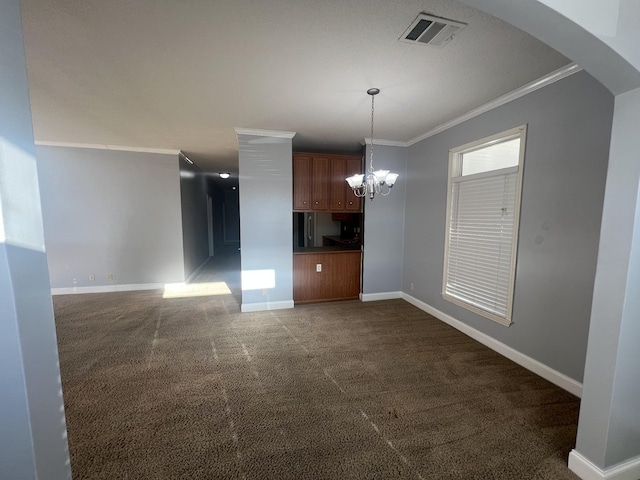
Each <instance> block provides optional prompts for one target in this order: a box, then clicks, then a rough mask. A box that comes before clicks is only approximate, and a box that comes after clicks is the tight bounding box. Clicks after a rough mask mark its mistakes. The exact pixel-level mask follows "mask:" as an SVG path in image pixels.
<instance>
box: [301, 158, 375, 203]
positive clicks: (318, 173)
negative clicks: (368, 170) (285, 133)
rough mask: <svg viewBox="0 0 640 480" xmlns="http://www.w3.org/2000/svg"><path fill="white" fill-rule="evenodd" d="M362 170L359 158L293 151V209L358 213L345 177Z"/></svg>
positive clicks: (355, 201)
mask: <svg viewBox="0 0 640 480" xmlns="http://www.w3.org/2000/svg"><path fill="white" fill-rule="evenodd" d="M356 173H362V158H361V157H359V156H348V155H327V154H315V153H314V154H311V153H294V154H293V209H294V210H295V211H323V212H345V211H347V212H360V211H362V199H360V198H358V197H356V196H355V195H354V194H353V192H352V191H351V189H350V188H349V185H348V184H347V182H346V181H345V179H346V178H347V177H348V176H350V175H354V174H356Z"/></svg>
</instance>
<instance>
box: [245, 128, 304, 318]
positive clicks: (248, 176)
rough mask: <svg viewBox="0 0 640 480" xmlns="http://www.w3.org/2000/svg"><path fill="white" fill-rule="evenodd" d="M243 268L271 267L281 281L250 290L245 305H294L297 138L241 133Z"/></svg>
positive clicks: (254, 307) (270, 307) (249, 307)
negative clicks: (294, 148)
mask: <svg viewBox="0 0 640 480" xmlns="http://www.w3.org/2000/svg"><path fill="white" fill-rule="evenodd" d="M238 151H239V158H238V163H239V183H240V186H239V190H240V244H241V245H242V250H241V262H242V272H243V274H246V273H247V272H251V271H254V270H270V271H272V272H273V273H274V274H275V287H274V288H268V289H266V291H265V292H263V290H262V289H252V290H246V284H245V283H244V282H243V286H242V288H243V290H242V309H243V310H245V311H246V310H249V309H252V310H267V309H272V308H287V307H293V255H292V252H293V235H292V228H293V219H292V216H291V212H292V210H293V202H292V190H291V185H292V182H293V177H292V161H291V158H292V149H291V138H278V137H268V136H265V137H262V136H256V135H245V134H238Z"/></svg>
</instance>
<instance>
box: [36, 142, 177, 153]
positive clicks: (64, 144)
mask: <svg viewBox="0 0 640 480" xmlns="http://www.w3.org/2000/svg"><path fill="white" fill-rule="evenodd" d="M34 144H35V145H37V146H42V147H65V148H92V149H94V150H116V151H119V152H136V153H160V154H162V155H178V154H179V153H180V150H171V149H167V148H145V147H126V146H122V145H103V144H99V143H67V142H46V141H39V140H38V141H36V142H34Z"/></svg>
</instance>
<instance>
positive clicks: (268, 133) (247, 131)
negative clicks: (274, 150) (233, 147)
mask: <svg viewBox="0 0 640 480" xmlns="http://www.w3.org/2000/svg"><path fill="white" fill-rule="evenodd" d="M235 130H236V135H255V136H257V137H276V138H293V137H294V136H295V134H296V132H284V131H280V130H260V129H254V128H239V127H236V129H235Z"/></svg>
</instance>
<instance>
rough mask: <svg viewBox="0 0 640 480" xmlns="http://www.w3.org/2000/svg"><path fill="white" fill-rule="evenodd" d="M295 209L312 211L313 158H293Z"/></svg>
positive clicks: (295, 156)
mask: <svg viewBox="0 0 640 480" xmlns="http://www.w3.org/2000/svg"><path fill="white" fill-rule="evenodd" d="M293 209H294V210H302V211H306V210H311V157H310V156H307V155H294V156H293Z"/></svg>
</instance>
